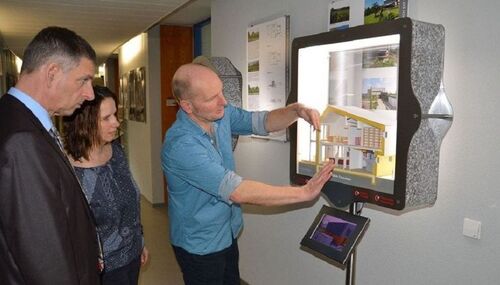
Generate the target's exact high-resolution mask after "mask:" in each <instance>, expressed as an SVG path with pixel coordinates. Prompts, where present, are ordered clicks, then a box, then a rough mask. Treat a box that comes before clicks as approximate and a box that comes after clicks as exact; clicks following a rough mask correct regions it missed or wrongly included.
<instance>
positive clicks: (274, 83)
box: [246, 15, 290, 141]
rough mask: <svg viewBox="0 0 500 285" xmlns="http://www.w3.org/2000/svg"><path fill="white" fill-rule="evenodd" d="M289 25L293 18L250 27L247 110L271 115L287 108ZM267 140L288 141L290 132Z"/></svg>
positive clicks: (275, 134) (278, 19)
mask: <svg viewBox="0 0 500 285" xmlns="http://www.w3.org/2000/svg"><path fill="white" fill-rule="evenodd" d="M289 22H290V21H289V16H286V15H285V16H282V17H279V18H276V19H274V20H270V21H266V22H263V23H259V24H255V25H251V26H249V27H248V30H247V88H246V89H247V104H246V109H247V110H249V111H271V110H274V109H277V108H281V107H284V106H285V105H286V100H287V94H288V92H289V83H288V80H289V76H288V57H289V56H288V50H289V42H290V28H289V27H290V23H289ZM257 137H258V136H257ZM265 138H268V139H273V140H278V141H287V134H286V130H284V131H281V132H276V133H272V134H270V135H269V136H267V137H265Z"/></svg>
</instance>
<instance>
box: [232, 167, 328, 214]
mask: <svg viewBox="0 0 500 285" xmlns="http://www.w3.org/2000/svg"><path fill="white" fill-rule="evenodd" d="M332 171H333V162H332V161H329V162H328V163H327V164H325V165H324V166H323V168H322V169H321V170H320V171H318V172H317V173H316V174H315V175H314V176H313V178H311V179H310V180H309V181H308V182H307V184H305V185H303V186H296V187H294V186H272V185H269V184H265V183H261V182H258V181H253V180H243V182H241V184H240V185H239V186H238V187H236V189H235V190H234V192H233V193H232V194H231V196H230V199H231V201H233V202H235V203H239V204H255V205H262V206H279V205H288V204H294V203H299V202H305V201H311V200H313V199H315V198H316V197H318V196H319V194H320V193H321V189H322V188H323V185H324V184H325V183H326V182H327V181H328V180H329V179H330V177H331V176H332Z"/></svg>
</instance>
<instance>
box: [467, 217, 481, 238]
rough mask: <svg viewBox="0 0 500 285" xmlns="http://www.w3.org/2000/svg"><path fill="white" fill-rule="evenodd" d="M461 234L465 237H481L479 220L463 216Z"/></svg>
mask: <svg viewBox="0 0 500 285" xmlns="http://www.w3.org/2000/svg"><path fill="white" fill-rule="evenodd" d="M463 234H464V236H466V237H471V238H475V239H480V238H481V222H480V221H475V220H471V219H469V218H464V229H463Z"/></svg>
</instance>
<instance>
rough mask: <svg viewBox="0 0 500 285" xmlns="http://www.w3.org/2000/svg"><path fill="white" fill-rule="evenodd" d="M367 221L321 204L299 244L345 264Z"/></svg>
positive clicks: (368, 220)
mask: <svg viewBox="0 0 500 285" xmlns="http://www.w3.org/2000/svg"><path fill="white" fill-rule="evenodd" d="M369 222H370V219H368V218H366V217H362V216H358V215H353V214H350V213H348V212H345V211H341V210H338V209H335V208H331V207H328V206H324V205H323V207H322V208H321V210H320V211H319V213H318V215H317V216H316V218H315V219H314V222H313V223H312V224H311V226H310V227H309V230H308V231H307V233H306V235H305V236H304V238H303V239H302V241H301V242H300V244H301V245H303V246H305V247H307V248H309V249H310V250H312V251H313V252H315V253H319V254H321V255H323V256H325V257H327V258H329V259H331V260H332V261H334V262H337V263H340V264H342V265H345V264H346V262H347V261H348V260H349V256H350V254H351V252H352V251H353V250H354V248H355V247H356V245H357V243H358V242H359V240H360V237H361V236H362V234H363V232H364V231H365V230H366V228H367V226H368V224H369Z"/></svg>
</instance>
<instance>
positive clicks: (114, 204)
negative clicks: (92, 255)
mask: <svg viewBox="0 0 500 285" xmlns="http://www.w3.org/2000/svg"><path fill="white" fill-rule="evenodd" d="M112 151H113V153H112V155H111V159H110V160H109V161H108V162H107V163H106V164H104V165H100V166H96V167H89V168H82V167H75V172H76V175H77V176H78V179H79V180H80V182H81V184H82V187H83V191H84V192H85V196H86V197H87V200H88V201H89V204H90V208H91V210H92V212H93V213H94V217H95V221H96V224H97V232H98V233H99V236H100V239H101V243H102V247H103V252H104V270H105V271H111V270H113V269H117V268H120V267H123V266H125V265H127V264H129V263H130V262H131V261H132V260H134V259H136V258H137V257H139V256H140V254H141V252H142V248H143V243H144V242H143V237H142V226H141V222H140V200H139V199H140V196H139V195H140V193H139V188H138V187H137V185H136V184H135V181H134V179H133V177H132V174H131V173H130V169H129V166H128V162H127V159H126V157H125V153H124V152H123V149H122V147H121V145H120V144H119V143H118V141H114V142H113V143H112Z"/></svg>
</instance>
